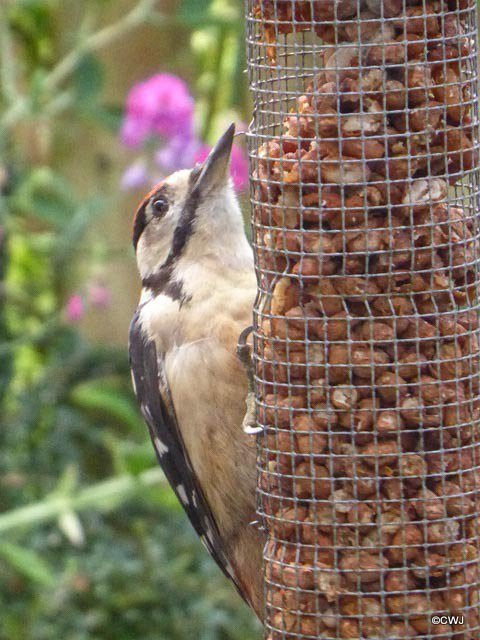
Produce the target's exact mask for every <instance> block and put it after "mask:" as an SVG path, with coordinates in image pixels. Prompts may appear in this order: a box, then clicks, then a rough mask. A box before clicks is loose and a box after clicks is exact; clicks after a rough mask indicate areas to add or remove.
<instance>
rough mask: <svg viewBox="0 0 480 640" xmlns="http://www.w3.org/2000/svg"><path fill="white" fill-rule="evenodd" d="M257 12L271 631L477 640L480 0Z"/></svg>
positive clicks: (262, 407)
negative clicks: (479, 9)
mask: <svg viewBox="0 0 480 640" xmlns="http://www.w3.org/2000/svg"><path fill="white" fill-rule="evenodd" d="M247 26H248V34H247V42H248V65H249V77H250V85H251V89H252V92H253V97H254V119H253V122H252V124H251V126H250V130H249V134H248V140H249V148H250V156H251V170H252V174H253V178H252V180H251V202H252V210H253V241H254V250H255V260H256V269H257V274H258V281H259V296H258V299H257V302H256V305H255V332H254V341H255V365H256V398H257V417H258V421H259V424H260V425H262V426H263V427H264V433H263V435H262V436H261V437H260V438H259V456H258V477H259V487H258V496H259V513H260V515H261V516H262V518H263V522H264V525H265V528H266V529H267V531H268V542H267V545H266V548H265V553H264V558H265V564H266V576H265V581H266V582H265V584H266V601H265V627H266V637H267V638H268V639H269V640H280V639H282V640H285V639H287V638H288V639H290V638H331V639H334V638H371V639H373V638H391V639H392V640H393V639H395V638H454V639H455V640H457V639H458V640H467V639H472V640H473V639H476V640H478V639H480V622H479V586H480V579H479V550H480V517H479V516H480V500H479V493H478V492H479V489H480V449H479V442H480V420H479V418H480V402H479V400H480V395H479V394H480V386H479V369H480V358H479V335H478V332H479V322H478V319H479V314H478V299H477V289H478V282H479V274H478V266H477V265H478V253H479V245H478V238H479V227H478V216H477V212H478V207H479V204H480V203H479V197H478V196H479V170H478V167H477V165H478V146H479V145H478V136H477V125H478V98H477V80H478V78H477V48H476V38H477V21H476V10H475V3H474V2H473V1H470V0H448V2H447V1H445V2H443V1H440V0H428V1H426V0H383V1H380V0H308V1H304V2H300V1H294V0H248V1H247ZM444 616H454V617H444Z"/></svg>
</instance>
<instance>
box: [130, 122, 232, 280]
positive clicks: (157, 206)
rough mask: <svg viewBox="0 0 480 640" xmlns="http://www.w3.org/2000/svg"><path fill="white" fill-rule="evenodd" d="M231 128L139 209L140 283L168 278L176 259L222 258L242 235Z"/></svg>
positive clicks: (136, 237)
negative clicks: (232, 166) (199, 161)
mask: <svg viewBox="0 0 480 640" xmlns="http://www.w3.org/2000/svg"><path fill="white" fill-rule="evenodd" d="M234 133H235V125H233V124H232V125H231V126H230V127H229V128H228V129H227V131H226V132H225V133H224V134H223V135H222V137H221V138H220V140H219V141H218V142H217V144H216V145H215V147H214V148H213V149H212V151H211V152H210V154H209V156H208V157H207V159H206V160H205V162H204V163H203V164H199V165H196V166H195V167H194V168H193V169H184V170H181V171H177V172H176V173H174V174H172V175H171V176H169V177H168V178H166V179H165V180H163V181H162V182H160V183H159V184H158V185H157V186H156V187H155V188H154V189H153V190H152V191H151V192H150V193H149V194H148V195H147V196H146V198H145V199H144V200H143V202H142V204H141V205H140V207H139V208H138V210H137V212H136V215H135V220H134V225H133V245H134V247H135V251H136V255H137V264H138V269H139V271H140V275H141V277H142V281H143V283H144V285H146V286H151V284H149V282H151V281H155V280H157V281H158V280H159V279H160V281H164V282H165V281H166V280H171V279H172V273H173V271H174V270H175V267H176V266H177V265H178V263H179V262H180V261H184V262H185V261H189V262H193V263H195V262H196V261H198V260H200V259H201V258H202V257H205V256H209V255H210V256H213V257H217V259H221V258H222V255H223V254H224V252H225V248H226V247H228V246H229V245H230V253H231V252H232V245H233V247H235V244H236V237H238V236H240V237H242V236H243V237H244V230H243V220H242V215H241V212H240V208H239V206H238V203H237V199H236V196H235V193H234V190H233V185H232V181H231V179H230V171H229V168H230V153H231V149H232V143H233V136H234Z"/></svg>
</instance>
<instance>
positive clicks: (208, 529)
mask: <svg viewBox="0 0 480 640" xmlns="http://www.w3.org/2000/svg"><path fill="white" fill-rule="evenodd" d="M204 522H205V533H206V536H207V540H208V541H209V543H210V544H211V545H212V547H215V536H214V535H213V531H212V527H211V526H210V522H209V521H208V518H205V520H204Z"/></svg>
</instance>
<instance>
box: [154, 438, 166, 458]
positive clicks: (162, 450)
mask: <svg viewBox="0 0 480 640" xmlns="http://www.w3.org/2000/svg"><path fill="white" fill-rule="evenodd" d="M153 444H154V445H155V449H156V450H157V453H158V455H159V456H160V457H161V456H163V455H165V454H166V453H168V447H167V445H165V444H163V442H162V441H161V440H160V438H159V437H158V436H155V437H154V438H153Z"/></svg>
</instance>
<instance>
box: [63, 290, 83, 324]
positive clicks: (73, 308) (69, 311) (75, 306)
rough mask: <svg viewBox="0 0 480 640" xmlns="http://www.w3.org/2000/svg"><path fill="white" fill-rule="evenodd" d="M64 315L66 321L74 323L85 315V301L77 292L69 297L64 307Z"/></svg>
mask: <svg viewBox="0 0 480 640" xmlns="http://www.w3.org/2000/svg"><path fill="white" fill-rule="evenodd" d="M65 315H66V317H67V322H70V323H71V324H74V323H75V322H78V321H79V320H81V319H82V318H83V316H84V315H85V303H84V301H83V298H82V296H81V295H79V294H78V293H75V294H73V295H71V296H70V297H69V299H68V300H67V304H66V307H65Z"/></svg>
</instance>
